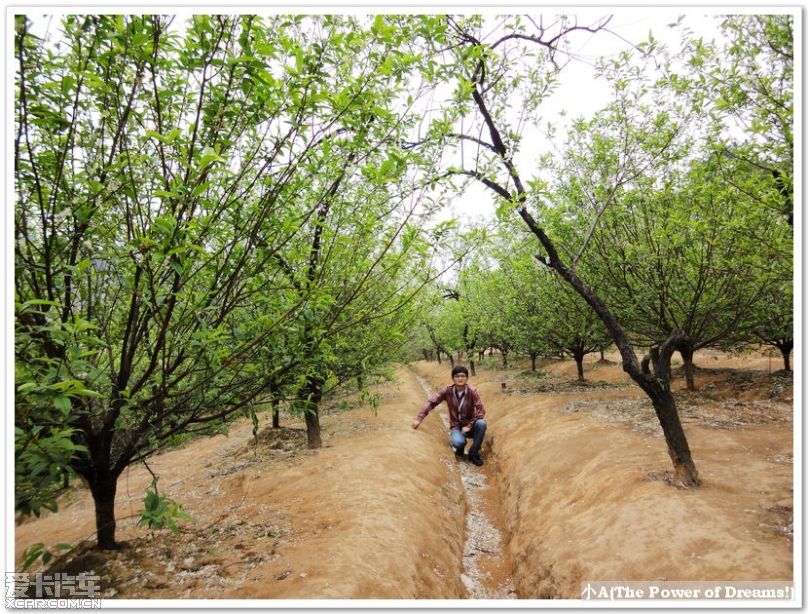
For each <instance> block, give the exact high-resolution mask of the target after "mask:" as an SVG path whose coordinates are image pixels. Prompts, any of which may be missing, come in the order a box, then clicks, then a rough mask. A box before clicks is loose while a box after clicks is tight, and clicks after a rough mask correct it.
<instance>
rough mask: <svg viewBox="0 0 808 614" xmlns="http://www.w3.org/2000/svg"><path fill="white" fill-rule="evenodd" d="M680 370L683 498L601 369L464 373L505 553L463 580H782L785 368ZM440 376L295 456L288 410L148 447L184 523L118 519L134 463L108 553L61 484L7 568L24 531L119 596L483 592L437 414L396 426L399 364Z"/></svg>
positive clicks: (546, 587)
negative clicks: (689, 465)
mask: <svg viewBox="0 0 808 614" xmlns="http://www.w3.org/2000/svg"><path fill="white" fill-rule="evenodd" d="M607 358H611V359H613V360H614V357H613V356H607ZM491 360H492V361H493V359H491ZM696 363H697V365H698V366H699V367H701V368H700V369H699V370H698V371H697V375H696V382H697V385H698V387H699V389H700V390H699V392H697V393H686V392H685V391H682V390H681V388H682V387H683V381H682V380H681V379H677V380H675V382H674V389H675V390H677V395H678V396H679V402H680V405H682V407H683V411H682V414H683V419H684V422H685V428H686V430H687V434H688V437H689V440H690V444H691V448H692V450H693V454H694V458H695V461H696V463H697V466H698V468H699V471H700V474H701V477H702V479H703V481H704V485H703V486H702V487H700V488H697V489H689V490H686V489H680V488H676V487H675V486H673V485H671V484H670V483H669V477H670V474H669V471H668V469H669V464H670V461H669V459H668V457H667V454H666V452H665V445H664V440H663V439H662V437H661V435H660V434H659V432H658V428H657V427H655V425H654V421H653V419H652V418H653V416H652V414H653V412H652V410H651V409H650V407H649V406H647V404H645V403H644V402H643V398H642V396H641V394H640V393H639V391H638V390H637V389H636V388H635V387H634V386H633V385H632V384H631V383H630V382H628V380H627V378H626V376H625V375H624V374H623V373H622V370H621V369H620V367H619V366H617V365H616V364H603V365H601V364H595V363H594V362H588V363H587V365H586V375H587V379H588V382H587V383H586V384H585V385H579V384H577V383H575V382H574V378H575V365H574V363H572V362H563V363H557V364H554V365H549V366H547V367H544V368H543V372H544V373H543V375H542V376H541V377H536V376H533V375H532V374H530V373H528V372H523V371H521V370H520V369H519V368H517V369H510V370H508V371H502V370H499V369H496V368H493V366H491V365H486V366H485V367H484V368H481V369H480V370H479V372H478V375H477V376H476V377H473V378H472V379H471V383H472V384H473V385H475V386H477V387H479V389H480V391H481V393H482V396H483V399H484V401H485V404H486V407H487V410H488V415H487V418H488V421H489V431H488V433H489V436H488V441H487V444H486V447H485V448H484V454H485V458H486V465H485V467H483V468H482V469H481V470H480V474H479V477H480V478H481V480H478V481H477V482H482V481H485V482H486V484H487V486H488V488H487V489H486V490H485V491H484V494H482V497H481V498H482V499H483V503H482V504H479V503H477V504H475V505H477V506H478V507H479V506H480V505H481V506H482V507H481V509H482V510H483V513H484V514H486V515H487V516H488V519H486V520H485V522H488V520H489V519H490V520H491V523H492V524H493V526H494V527H496V529H495V531H497V532H498V533H499V534H500V536H501V542H502V544H503V550H502V552H500V553H499V554H498V555H497V556H496V557H491V558H494V559H497V560H488V561H486V560H485V559H484V557H482V556H480V558H478V560H477V563H478V564H479V567H480V568H481V569H482V573H481V574H479V575H480V576H482V577H485V576H487V577H488V580H489V581H490V582H492V583H493V585H500V586H502V585H503V582H505V581H506V580H508V579H511V580H512V585H513V588H514V589H515V592H516V596H517V597H519V598H523V599H524V598H577V597H578V596H579V591H580V582H581V580H585V579H592V580H595V579H597V580H610V579H615V580H652V579H656V580H659V579H669V580H673V579H681V580H688V579H699V580H712V579H715V580H743V579H782V580H791V578H792V549H793V544H792V530H793V529H792V527H793V524H792V509H793V493H792V490H791V487H792V464H791V463H792V458H793V455H792V439H793V438H792V422H791V415H792V413H791V412H792V403H791V398H790V394H791V387H790V380H784V379H782V378H777V377H770V376H769V367H768V358H766V357H763V356H757V357H753V358H750V357H727V356H723V355H719V354H715V355H713V354H707V353H703V354H701V355H697V359H696ZM775 364H776V365H777V367H775V368H779V364H777V363H776V362H775ZM741 368H743V370H739V369H741ZM448 370H449V367H448V366H447V365H446V364H443V365H440V366H439V365H437V364H436V363H417V364H416V365H414V366H413V370H410V369H407V368H401V369H399V370H398V371H397V383H394V384H391V385H387V386H384V387H382V388H381V389H380V394H381V403H380V406H379V410H378V412H377V413H374V412H372V411H371V410H370V409H369V408H366V407H364V408H360V409H357V410H354V411H347V412H338V411H336V410H334V411H331V412H328V413H326V415H324V416H323V431H324V439H325V447H324V448H322V449H321V450H316V451H309V450H305V433H304V431H303V429H302V423H301V422H299V421H298V422H295V421H292V420H290V419H289V418H284V421H283V424H284V426H285V427H286V428H284V429H281V430H280V431H273V430H272V429H271V428H269V427H268V426H265V423H262V431H261V434H260V436H259V442H258V444H257V445H256V444H255V443H254V442H253V440H252V438H251V435H250V430H251V425H250V424H249V423H248V422H246V421H244V422H240V423H237V424H236V425H235V426H234V428H233V429H231V433H230V435H229V437H224V436H217V437H214V438H209V439H205V440H199V441H196V442H193V443H190V444H188V445H186V446H184V447H182V448H180V449H176V450H172V451H169V452H167V453H164V454H161V455H159V456H157V457H155V458H154V459H153V460H152V461H150V463H149V464H150V466H151V467H152V469H153V470H154V471H155V472H156V473H157V474H158V475H160V482H159V487H160V492H161V493H162V494H166V495H168V496H170V497H172V498H174V499H176V500H178V501H180V502H182V503H183V504H184V509H185V510H186V511H187V512H189V513H190V514H191V515H193V516H194V518H195V522H193V523H184V524H183V528H182V532H181V533H180V534H179V535H177V536H174V535H172V534H171V533H170V532H168V531H159V532H155V533H152V532H150V531H149V530H147V529H143V528H138V527H136V526H135V522H136V519H137V516H136V510H137V509H139V508H140V507H141V506H142V503H141V502H142V497H143V492H144V489H145V488H146V486H147V485H148V484H149V482H150V481H151V476H150V475H149V474H148V472H147V471H146V470H145V469H144V468H142V467H135V468H132V469H131V470H130V471H128V472H127V473H126V474H125V475H124V476H123V477H122V479H121V480H120V482H119V494H118V505H117V512H118V519H119V520H118V527H119V528H118V537H119V539H120V540H122V541H123V542H124V547H123V548H122V549H121V550H119V551H117V552H112V553H99V552H97V551H94V550H92V549H91V547H90V546H91V545H92V543H91V541H88V542H84V543H82V540H91V539H92V537H93V514H92V506H91V503H90V498H89V496H88V494H87V491H86V490H85V489H83V488H76V489H74V490H73V491H71V492H70V493H69V494H68V495H67V497H66V498H65V499H64V500H63V502H62V505H61V508H60V511H59V512H58V513H57V514H50V515H47V516H45V517H43V518H40V519H28V520H25V521H23V522H22V523H21V524H19V525H18V526H17V527H16V535H15V539H16V548H17V556H18V560H19V557H20V555H21V554H22V551H23V550H24V549H25V548H26V547H28V546H29V545H31V544H32V543H34V542H44V543H46V544H54V543H57V542H70V543H73V544H79V546H78V547H77V548H76V549H75V550H74V551H73V552H71V553H69V555H68V556H67V557H65V558H64V559H63V560H61V561H59V562H58V564H57V565H55V566H54V567H53V569H52V571H57V570H58V571H63V570H64V571H73V572H78V571H93V572H95V573H98V574H99V575H101V578H102V587H103V591H102V597H114V598H116V599H121V598H122V599H151V598H161V599H172V598H180V599H181V598H197V599H216V598H228V599H234V598H254V599H279V598H284V599H300V598H319V599H387V598H391V599H424V598H433V599H455V598H461V599H462V598H466V597H467V596H468V595H469V593H471V594H472V596H479V595H480V593H474V592H473V591H470V590H469V587H468V586H466V585H464V582H466V581H465V580H464V579H463V576H464V573H465V570H466V567H464V560H463V559H464V545H465V544H466V543H467V542H468V540H467V539H466V538H467V531H469V530H470V529H468V528H467V520H468V512H472V511H474V510H473V509H472V506H471V504H470V501H471V500H472V499H473V498H474V496H473V495H471V494H469V490H468V489H469V484H468V481H469V477H468V475H467V476H466V479H465V482H466V483H465V484H464V479H463V474H462V471H466V472H467V471H468V468H466V469H461V467H460V466H459V465H458V463H457V462H456V461H455V460H454V457H453V455H452V453H451V449H450V448H449V446H448V445H447V439H446V429H445V426H444V425H443V423H442V421H441V420H438V419H435V418H434V416H435V412H433V414H431V417H430V418H428V419H427V420H426V421H425V422H424V424H423V425H422V426H421V428H420V429H419V430H418V431H413V430H412V429H410V428H409V423H410V422H411V421H412V418H413V417H414V415H415V413H416V412H417V409H418V407H419V406H420V405H421V403H422V402H423V399H424V397H425V393H424V390H423V388H422V387H421V386H420V385H419V382H418V379H417V377H416V374H417V376H418V377H421V378H423V379H424V380H426V381H427V382H429V384H430V385H431V386H433V387H436V386H438V385H440V384H442V383H444V382H445V381H447V380H448ZM503 383H504V384H505V388H504V389H503V387H502V384H503ZM348 401H350V399H348ZM439 411H443V410H439ZM648 414H651V418H649V416H648ZM469 467H470V466H469ZM475 469H476V468H475ZM471 479H472V480H474V479H475V478H474V476H473V475H472V476H471ZM466 556H467V558H468V552H467V553H466ZM483 581H484V580H483Z"/></svg>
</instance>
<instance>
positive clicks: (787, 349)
mask: <svg viewBox="0 0 808 614" xmlns="http://www.w3.org/2000/svg"><path fill="white" fill-rule="evenodd" d="M793 348H794V341H793V340H788V341H783V342H781V343H778V344H777V349H778V350H780V353H781V354H782V355H783V369H785V370H786V371H791V350H792V349H793Z"/></svg>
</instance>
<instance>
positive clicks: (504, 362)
mask: <svg viewBox="0 0 808 614" xmlns="http://www.w3.org/2000/svg"><path fill="white" fill-rule="evenodd" d="M502 368H503V369H507V368H508V352H506V351H505V350H502Z"/></svg>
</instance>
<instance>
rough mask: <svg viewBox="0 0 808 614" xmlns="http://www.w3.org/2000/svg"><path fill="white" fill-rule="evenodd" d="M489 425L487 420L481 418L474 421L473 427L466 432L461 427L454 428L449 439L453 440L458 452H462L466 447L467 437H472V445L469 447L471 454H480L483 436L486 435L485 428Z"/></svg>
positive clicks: (453, 445)
mask: <svg viewBox="0 0 808 614" xmlns="http://www.w3.org/2000/svg"><path fill="white" fill-rule="evenodd" d="M487 427H488V424H486V422H485V420H483V419H482V418H480V419H479V420H477V422H475V423H474V426H473V427H472V429H471V430H470V431H469V432H468V433H466V434H464V433H463V431H461V430H460V429H459V428H454V429H452V430H451V431H450V432H449V439H450V440H451V442H452V447H453V448H454V449H455V452H456V453H457V454H462V453H463V450H465V449H466V439H467V438H468V439H471V440H472V442H471V447H470V448H469V456H478V455H479V454H480V447H481V446H482V445H483V438H484V437H485V429H486V428H487Z"/></svg>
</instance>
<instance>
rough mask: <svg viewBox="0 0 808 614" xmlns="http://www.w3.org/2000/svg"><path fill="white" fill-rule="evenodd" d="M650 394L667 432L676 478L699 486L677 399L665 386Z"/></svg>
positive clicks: (697, 474) (664, 430) (663, 427)
mask: <svg viewBox="0 0 808 614" xmlns="http://www.w3.org/2000/svg"><path fill="white" fill-rule="evenodd" d="M649 396H651V402H652V403H653V406H654V411H655V412H656V415H657V419H658V420H659V424H660V426H662V432H663V433H664V434H665V443H667V445H668V455H669V456H670V458H671V461H672V462H673V471H674V473H675V474H676V479H677V480H678V481H679V482H681V483H682V484H683V485H685V486H698V484H699V483H700V480H699V473H698V471H697V470H696V465H695V463H694V462H693V458H692V456H691V455H690V446H688V444H687V437H686V436H685V431H684V429H683V428H682V423H681V421H680V420H679V412H678V411H677V410H676V401H675V400H674V398H673V394H672V393H671V391H670V388H668V387H664V388H663V389H660V390H657V391H655V392H654V393H653V394H649Z"/></svg>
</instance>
